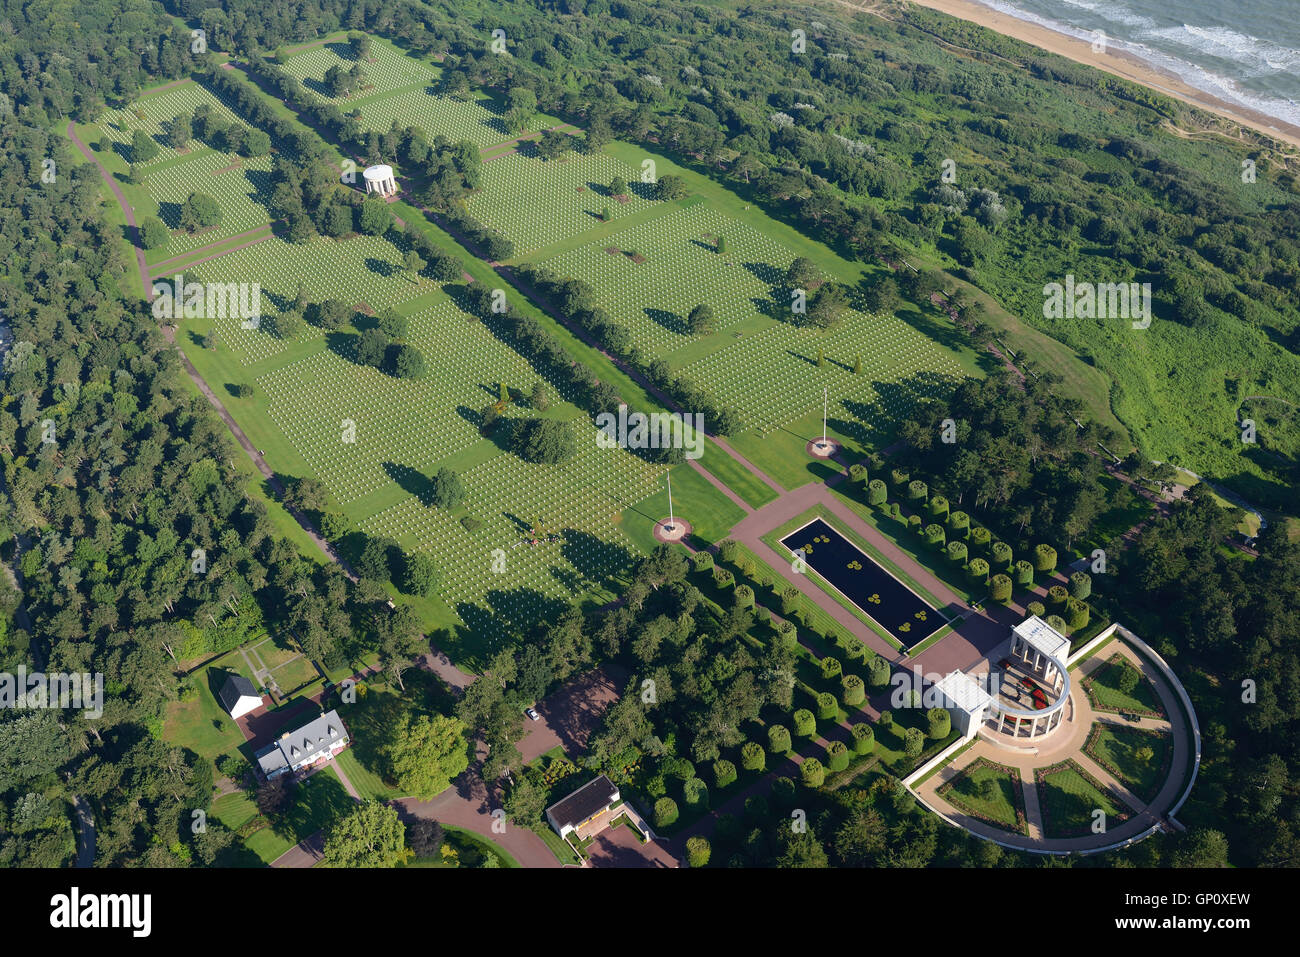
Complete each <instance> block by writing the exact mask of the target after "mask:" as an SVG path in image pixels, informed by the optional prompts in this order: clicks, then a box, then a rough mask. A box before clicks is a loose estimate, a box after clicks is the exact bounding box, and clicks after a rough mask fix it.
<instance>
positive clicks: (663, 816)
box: [655, 797, 678, 827]
mask: <svg viewBox="0 0 1300 957" xmlns="http://www.w3.org/2000/svg"><path fill="white" fill-rule="evenodd" d="M677 813H678V812H677V802H676V801H674V800H673V799H672V798H670V797H661V798H660V799H659V800H658V801H655V827H668V826H670V825H672V824H675V823H677Z"/></svg>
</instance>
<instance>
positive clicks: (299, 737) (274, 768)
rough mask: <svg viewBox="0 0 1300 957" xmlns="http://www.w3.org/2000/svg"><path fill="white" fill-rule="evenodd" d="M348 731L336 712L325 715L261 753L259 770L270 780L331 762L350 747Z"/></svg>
mask: <svg viewBox="0 0 1300 957" xmlns="http://www.w3.org/2000/svg"><path fill="white" fill-rule="evenodd" d="M348 741H349V738H348V729H347V728H346V727H344V726H343V719H342V718H340V717H339V713H338V712H337V711H326V712H325V713H324V714H321V715H319V716H318V717H316V718H314V719H313V720H311V721H309V722H308V723H307V724H305V725H303V726H302V727H301V728H299V729H298V730H297V731H287V732H285V733H284V734H282V735H281V736H280V738H279V740H277V741H275V742H273V743H271V744H268V745H267V746H266V747H265V748H263V749H262V750H261V751H258V752H257V754H256V755H255V757H256V758H257V769H258V770H259V771H260V772H261V773H262V774H263V776H265V777H267V778H274V777H278V776H279V775H281V774H286V773H288V772H290V771H300V770H302V769H303V768H308V767H311V766H312V765H313V764H315V763H316V762H317V761H328V760H330V759H331V758H333V757H334V755H336V754H338V753H339V752H340V751H342V750H343V749H344V748H346V747H347V746H348Z"/></svg>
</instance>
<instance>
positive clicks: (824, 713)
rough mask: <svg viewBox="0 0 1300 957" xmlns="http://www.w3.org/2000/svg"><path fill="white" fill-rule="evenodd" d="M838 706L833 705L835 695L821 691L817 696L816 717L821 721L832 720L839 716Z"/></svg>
mask: <svg viewBox="0 0 1300 957" xmlns="http://www.w3.org/2000/svg"><path fill="white" fill-rule="evenodd" d="M839 711H840V708H839V705H837V704H836V703H835V695H833V694H831V693H830V692H829V691H823V692H822V693H821V694H819V695H817V717H819V718H821V719H822V720H823V721H826V720H829V719H831V718H834V717H835V716H836V715H837V714H839Z"/></svg>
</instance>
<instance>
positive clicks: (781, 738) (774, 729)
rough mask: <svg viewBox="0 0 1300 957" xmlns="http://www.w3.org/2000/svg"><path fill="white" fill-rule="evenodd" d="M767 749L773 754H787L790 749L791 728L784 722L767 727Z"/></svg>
mask: <svg viewBox="0 0 1300 957" xmlns="http://www.w3.org/2000/svg"><path fill="white" fill-rule="evenodd" d="M767 750H769V751H771V752H772V753H773V754H785V753H786V752H787V751H789V750H790V729H789V728H787V727H786V726H785V725H783V724H774V725H771V726H770V727H769V728H768V729H767Z"/></svg>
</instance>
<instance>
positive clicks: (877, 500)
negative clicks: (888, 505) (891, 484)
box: [867, 479, 889, 506]
mask: <svg viewBox="0 0 1300 957" xmlns="http://www.w3.org/2000/svg"><path fill="white" fill-rule="evenodd" d="M887 498H889V489H888V488H887V487H886V486H885V483H884V482H882V481H880V479H872V480H871V481H870V482H868V483H867V504H868V505H872V506H880V505H883V504H885V499H887Z"/></svg>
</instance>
